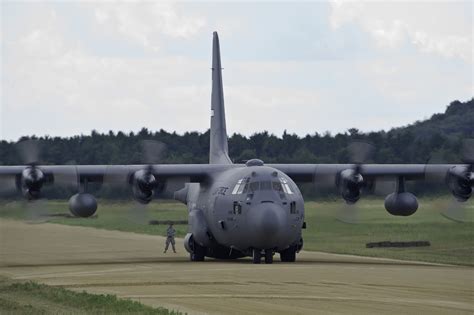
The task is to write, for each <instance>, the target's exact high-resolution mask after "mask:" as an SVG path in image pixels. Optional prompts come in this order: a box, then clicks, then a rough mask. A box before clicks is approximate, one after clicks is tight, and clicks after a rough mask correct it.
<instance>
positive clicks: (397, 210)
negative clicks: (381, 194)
mask: <svg viewBox="0 0 474 315" xmlns="http://www.w3.org/2000/svg"><path fill="white" fill-rule="evenodd" d="M385 209H386V210H387V211H388V213H390V214H391V215H397V216H405V217H406V216H409V215H412V214H413V213H415V212H416V210H417V209H418V200H417V199H416V197H415V195H413V194H412V193H409V192H399V193H397V192H394V193H391V194H390V195H388V196H387V197H386V198H385Z"/></svg>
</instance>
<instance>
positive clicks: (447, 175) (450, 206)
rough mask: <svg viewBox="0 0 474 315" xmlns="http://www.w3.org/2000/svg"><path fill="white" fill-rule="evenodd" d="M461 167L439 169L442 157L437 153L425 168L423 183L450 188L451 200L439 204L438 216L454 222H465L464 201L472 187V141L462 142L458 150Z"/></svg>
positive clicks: (473, 152) (473, 168) (473, 162)
mask: <svg viewBox="0 0 474 315" xmlns="http://www.w3.org/2000/svg"><path fill="white" fill-rule="evenodd" d="M460 154H461V160H462V162H463V163H464V165H462V166H455V167H453V168H450V169H446V168H443V167H440V166H439V165H437V164H444V163H443V162H444V157H443V156H442V155H441V154H440V153H439V152H438V153H435V154H433V156H432V157H431V158H430V161H429V162H428V164H427V165H426V168H425V181H426V183H427V185H434V186H436V185H437V186H441V185H442V186H443V187H445V186H446V185H447V186H448V187H449V188H450V190H451V193H452V194H453V198H451V200H450V201H449V202H447V203H440V204H439V207H440V208H441V210H440V214H441V215H442V216H443V217H445V218H446V219H449V220H452V221H455V222H465V221H466V220H467V213H466V211H467V209H468V207H467V206H466V201H467V200H468V199H469V198H470V196H471V195H472V187H473V186H474V139H465V140H463V141H462V147H461V150H460Z"/></svg>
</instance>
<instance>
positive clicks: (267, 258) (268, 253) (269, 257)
mask: <svg viewBox="0 0 474 315" xmlns="http://www.w3.org/2000/svg"><path fill="white" fill-rule="evenodd" d="M265 263H266V264H271V263H273V251H272V250H271V249H267V250H265Z"/></svg>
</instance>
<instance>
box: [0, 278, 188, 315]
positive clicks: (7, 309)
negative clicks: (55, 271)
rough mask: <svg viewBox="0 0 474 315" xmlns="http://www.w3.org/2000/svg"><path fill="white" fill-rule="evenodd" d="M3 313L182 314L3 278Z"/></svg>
mask: <svg viewBox="0 0 474 315" xmlns="http://www.w3.org/2000/svg"><path fill="white" fill-rule="evenodd" d="M0 314H150V315H151V314H156V315H179V314H181V313H179V312H175V311H169V310H167V309H165V308H152V307H150V306H146V305H143V304H140V303H138V302H135V301H130V300H122V299H118V298H117V297H116V296H114V295H98V294H90V293H86V292H84V291H83V292H74V291H70V290H66V289H63V288H58V287H53V286H48V285H44V284H38V283H35V282H31V281H28V282H15V281H12V280H9V279H7V278H3V277H0Z"/></svg>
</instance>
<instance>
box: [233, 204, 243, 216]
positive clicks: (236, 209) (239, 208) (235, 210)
mask: <svg viewBox="0 0 474 315" xmlns="http://www.w3.org/2000/svg"><path fill="white" fill-rule="evenodd" d="M232 212H233V213H234V214H242V205H241V204H240V203H239V202H237V201H234V208H233V211H232Z"/></svg>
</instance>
